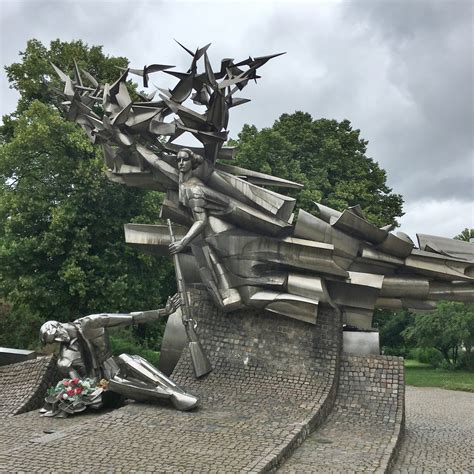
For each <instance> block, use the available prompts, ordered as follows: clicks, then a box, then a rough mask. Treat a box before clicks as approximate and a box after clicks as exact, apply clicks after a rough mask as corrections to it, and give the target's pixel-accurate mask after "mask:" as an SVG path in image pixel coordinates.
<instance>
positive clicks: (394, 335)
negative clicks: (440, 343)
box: [374, 309, 415, 357]
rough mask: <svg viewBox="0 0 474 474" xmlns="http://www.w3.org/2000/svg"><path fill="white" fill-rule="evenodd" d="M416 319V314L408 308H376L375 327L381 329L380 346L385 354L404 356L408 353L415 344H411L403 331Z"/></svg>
mask: <svg viewBox="0 0 474 474" xmlns="http://www.w3.org/2000/svg"><path fill="white" fill-rule="evenodd" d="M414 319H415V317H414V315H413V314H412V313H411V312H410V311H406V310H400V311H389V310H382V309H376V310H375V312H374V327H376V328H377V329H378V330H379V336H380V347H381V350H382V351H383V353H384V354H386V355H398V356H403V357H406V356H407V355H408V351H409V349H411V348H412V347H414V344H412V345H410V344H409V343H408V341H407V340H406V339H405V338H404V337H403V335H402V333H403V331H405V330H406V329H407V328H408V327H409V326H410V325H412V324H413V321H414Z"/></svg>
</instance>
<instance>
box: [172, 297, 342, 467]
mask: <svg viewBox="0 0 474 474" xmlns="http://www.w3.org/2000/svg"><path fill="white" fill-rule="evenodd" d="M193 314H194V315H195V317H196V319H197V320H198V323H199V334H200V338H201V342H202V343H203V346H204V348H205V349H206V352H207V354H208V355H209V359H210V360H211V362H212V364H213V366H214V371H213V372H211V373H210V374H209V375H208V376H206V377H205V378H204V379H201V380H196V379H195V378H194V375H193V371H192V365H191V361H190V358H189V354H188V351H184V352H183V356H182V358H181V359H180V361H179V363H178V365H177V367H176V368H175V371H174V373H173V375H172V378H173V380H175V381H176V382H177V383H178V384H181V385H183V386H185V387H187V388H188V389H189V390H191V391H194V392H195V393H198V394H199V395H200V397H201V398H202V408H201V413H202V416H203V418H204V421H205V423H208V424H212V425H214V426H218V427H219V431H220V436H219V437H217V438H216V437H215V435H214V436H213V435H211V434H207V433H201V434H200V436H199V439H197V440H196V439H195V440H194V441H193V443H194V445H195V446H196V444H197V446H198V447H197V448H196V449H198V450H199V446H201V447H202V449H206V446H209V445H210V444H211V445H212V446H213V450H212V453H209V456H208V459H207V461H206V462H208V463H209V464H208V465H214V464H216V465H218V464H219V463H220V462H221V461H222V459H226V462H227V470H229V471H260V470H268V469H271V468H273V467H275V466H276V465H278V463H279V462H281V461H282V459H284V458H285V457H286V456H288V455H289V454H290V453H291V452H292V451H293V450H294V449H295V447H296V446H298V445H299V444H300V443H301V442H302V441H303V440H304V438H305V437H306V436H307V435H308V434H309V432H310V431H311V430H312V429H314V428H315V427H316V426H318V425H319V424H320V423H321V421H322V420H323V419H324V418H325V417H326V415H327V414H328V413H329V411H330V409H331V407H332V404H333V402H334V399H335V393H336V388H337V386H336V384H337V379H338V377H337V376H338V366H339V364H338V362H339V355H340V350H341V322H340V320H339V316H338V314H337V313H336V312H335V311H334V310H332V309H331V308H329V307H327V308H324V307H323V308H321V309H320V312H319V316H318V323H317V325H316V326H312V325H310V324H307V323H304V322H300V321H297V320H293V319H289V318H285V317H282V316H279V315H275V314H267V313H264V312H262V311H260V312H257V311H237V312H234V313H232V314H225V313H222V312H221V311H219V310H217V309H216V307H215V306H214V305H213V304H212V302H211V301H209V300H208V299H207V296H206V295H205V294H204V295H203V294H202V293H201V294H199V293H197V294H195V297H194V312H193ZM224 420H225V421H224ZM191 435H192V434H191V433H187V432H186V430H184V431H183V433H182V436H183V442H185V443H186V442H187V441H189V442H191Z"/></svg>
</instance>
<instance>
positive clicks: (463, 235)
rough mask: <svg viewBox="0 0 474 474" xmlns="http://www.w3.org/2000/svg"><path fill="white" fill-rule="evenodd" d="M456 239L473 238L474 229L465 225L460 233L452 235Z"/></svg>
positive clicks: (466, 240)
mask: <svg viewBox="0 0 474 474" xmlns="http://www.w3.org/2000/svg"><path fill="white" fill-rule="evenodd" d="M454 238H455V239H456V240H464V241H465V242H469V240H470V239H474V229H469V228H468V227H466V228H465V229H464V230H463V231H462V232H461V233H460V234H458V235H456V236H455V237H454Z"/></svg>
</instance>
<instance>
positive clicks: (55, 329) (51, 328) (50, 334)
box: [40, 321, 71, 345]
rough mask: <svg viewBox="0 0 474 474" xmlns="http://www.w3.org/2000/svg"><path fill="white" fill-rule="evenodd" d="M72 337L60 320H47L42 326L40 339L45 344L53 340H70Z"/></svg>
mask: <svg viewBox="0 0 474 474" xmlns="http://www.w3.org/2000/svg"><path fill="white" fill-rule="evenodd" d="M70 339H71V337H70V336H69V333H68V332H67V330H66V328H65V327H64V325H63V324H61V323H60V322H59V321H47V322H46V323H44V324H43V325H42V326H41V328H40V340H41V343H42V344H43V345H46V344H51V343H53V342H69V341H70Z"/></svg>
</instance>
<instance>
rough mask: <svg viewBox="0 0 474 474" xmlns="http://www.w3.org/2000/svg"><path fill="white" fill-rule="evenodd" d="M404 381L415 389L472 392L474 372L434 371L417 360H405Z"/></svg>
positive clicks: (473, 390)
mask: <svg viewBox="0 0 474 474" xmlns="http://www.w3.org/2000/svg"><path fill="white" fill-rule="evenodd" d="M405 381H406V384H407V385H414V386H415V387H439V388H445V389H447V390H462V391H465V392H474V372H466V371H462V370H445V369H434V368H432V367H430V366H429V365H428V364H423V363H421V362H418V361H417V360H412V359H405Z"/></svg>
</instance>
